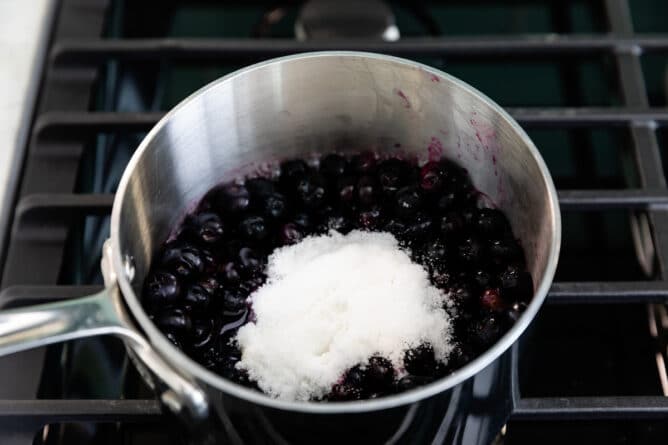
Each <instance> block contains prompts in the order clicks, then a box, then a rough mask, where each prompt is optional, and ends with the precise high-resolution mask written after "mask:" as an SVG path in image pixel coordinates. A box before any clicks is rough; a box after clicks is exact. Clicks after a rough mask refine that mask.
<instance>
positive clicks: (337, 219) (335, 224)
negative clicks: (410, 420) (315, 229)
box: [327, 214, 353, 234]
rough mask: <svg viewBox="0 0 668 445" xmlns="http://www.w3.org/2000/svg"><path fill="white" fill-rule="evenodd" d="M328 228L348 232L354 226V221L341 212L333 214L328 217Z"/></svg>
mask: <svg viewBox="0 0 668 445" xmlns="http://www.w3.org/2000/svg"><path fill="white" fill-rule="evenodd" d="M327 229H329V230H336V231H337V232H339V233H343V234H345V233H348V232H350V231H351V230H352V229H353V227H352V222H351V221H350V220H349V219H348V218H347V217H345V216H343V215H341V214H333V215H330V216H329V217H327Z"/></svg>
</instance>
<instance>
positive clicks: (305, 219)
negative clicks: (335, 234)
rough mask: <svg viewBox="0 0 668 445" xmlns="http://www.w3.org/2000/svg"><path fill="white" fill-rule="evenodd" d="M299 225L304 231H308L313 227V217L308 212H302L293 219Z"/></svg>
mask: <svg viewBox="0 0 668 445" xmlns="http://www.w3.org/2000/svg"><path fill="white" fill-rule="evenodd" d="M292 220H293V221H294V223H295V225H296V226H297V227H299V228H300V229H302V230H304V231H308V230H310V229H311V227H312V221H311V217H310V216H309V214H308V213H304V212H300V213H297V214H296V215H295V217H294V218H293V219H292Z"/></svg>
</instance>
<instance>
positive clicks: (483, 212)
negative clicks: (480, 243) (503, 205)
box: [475, 209, 509, 238]
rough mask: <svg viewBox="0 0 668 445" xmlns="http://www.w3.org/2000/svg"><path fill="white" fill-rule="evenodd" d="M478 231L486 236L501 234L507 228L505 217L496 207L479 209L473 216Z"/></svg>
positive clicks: (493, 236) (494, 236) (491, 236)
mask: <svg viewBox="0 0 668 445" xmlns="http://www.w3.org/2000/svg"><path fill="white" fill-rule="evenodd" d="M475 227H476V229H477V230H478V232H479V233H480V234H481V235H483V236H485V237H487V238H496V237H499V236H502V235H503V234H504V233H505V232H506V230H509V226H508V221H507V220H506V217H505V216H504V215H503V213H501V212H500V211H499V210H497V209H479V210H478V214H477V215H476V218H475Z"/></svg>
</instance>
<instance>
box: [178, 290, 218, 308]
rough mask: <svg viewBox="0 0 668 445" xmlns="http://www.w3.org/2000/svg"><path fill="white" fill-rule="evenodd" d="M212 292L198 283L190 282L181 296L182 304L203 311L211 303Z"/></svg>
mask: <svg viewBox="0 0 668 445" xmlns="http://www.w3.org/2000/svg"><path fill="white" fill-rule="evenodd" d="M211 296H212V292H211V291H210V290H207V289H206V288H204V287H203V286H201V285H199V284H192V285H190V286H188V288H187V289H186V292H185V295H184V297H183V301H184V304H185V305H186V306H189V307H190V308H191V310H193V311H199V312H203V311H206V309H207V308H208V307H209V304H210V303H211Z"/></svg>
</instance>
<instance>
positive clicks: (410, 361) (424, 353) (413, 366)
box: [404, 344, 438, 376]
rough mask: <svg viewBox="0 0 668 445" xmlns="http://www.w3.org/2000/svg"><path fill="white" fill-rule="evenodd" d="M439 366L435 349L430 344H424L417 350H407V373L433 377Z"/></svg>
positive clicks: (405, 362) (405, 364) (405, 355)
mask: <svg viewBox="0 0 668 445" xmlns="http://www.w3.org/2000/svg"><path fill="white" fill-rule="evenodd" d="M437 364H438V363H437V361H436V356H435V355H434V348H433V347H432V346H431V345H430V344H422V345H420V346H418V347H417V348H412V349H409V350H407V351H406V353H405V354H404V366H405V368H406V371H408V372H409V373H410V374H413V375H419V376H430V375H433V374H434V373H435V372H436V367H437Z"/></svg>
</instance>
